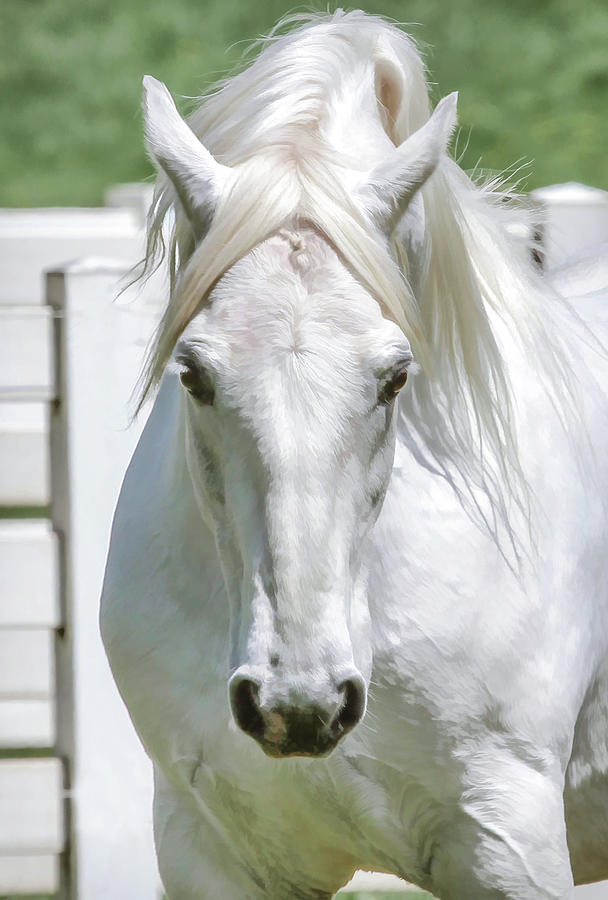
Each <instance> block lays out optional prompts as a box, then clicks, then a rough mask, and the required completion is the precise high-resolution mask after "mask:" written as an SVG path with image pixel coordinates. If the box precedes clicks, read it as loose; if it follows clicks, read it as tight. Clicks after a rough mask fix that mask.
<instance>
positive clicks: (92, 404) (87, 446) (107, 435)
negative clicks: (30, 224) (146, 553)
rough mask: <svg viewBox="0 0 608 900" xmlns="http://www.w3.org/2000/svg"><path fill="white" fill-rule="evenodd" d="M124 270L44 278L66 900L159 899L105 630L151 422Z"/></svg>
mask: <svg viewBox="0 0 608 900" xmlns="http://www.w3.org/2000/svg"><path fill="white" fill-rule="evenodd" d="M124 273H125V266H124V263H123V264H121V263H108V262H103V261H92V260H84V261H80V262H77V263H74V264H71V265H69V266H67V267H64V268H63V269H61V270H59V271H56V272H52V273H49V275H48V276H47V299H48V302H49V303H50V305H51V306H52V309H53V312H54V316H55V342H56V347H55V350H56V356H55V358H56V361H57V373H56V376H57V378H56V384H57V400H56V401H55V403H54V406H53V410H52V414H51V494H52V519H53V525H54V527H55V529H56V531H57V532H58V534H59V537H60V542H61V546H62V557H63V563H62V567H61V568H62V575H61V581H62V595H63V603H64V604H65V612H64V621H65V623H66V626H65V630H64V631H63V632H60V633H59V635H58V639H57V645H58V646H57V673H58V675H57V677H58V685H57V688H58V698H57V702H58V752H59V755H60V756H61V757H62V758H63V760H64V764H65V766H66V775H65V777H66V788H67V796H68V803H67V806H68V822H69V831H70V834H69V840H68V846H69V850H68V853H67V854H66V856H65V860H64V863H65V865H64V866H63V872H62V893H63V897H64V898H66V900H68V898H69V900H109V898H111V900H155V898H157V897H158V885H159V880H158V874H157V870H156V862H155V856H154V850H153V842H152V825H151V822H152V811H151V803H152V777H151V764H150V761H149V760H148V759H147V757H146V756H145V754H144V752H143V750H142V748H141V746H140V744H139V740H138V739H137V737H136V735H135V732H134V729H133V726H132V724H131V721H130V719H129V717H128V714H127V712H126V709H125V707H124V705H123V703H122V701H121V699H120V697H119V695H118V691H117V689H116V687H115V685H114V681H113V679H112V676H111V673H110V669H109V666H108V663H107V660H106V657H105V653H104V650H103V646H102V643H101V637H100V633H99V625H98V615H99V597H100V593H101V586H102V580H103V572H104V564H105V556H106V551H107V547H108V540H109V534H110V526H111V520H112V514H113V510H114V506H115V503H116V499H117V496H118V491H119V488H120V484H121V481H122V477H123V475H124V472H125V469H126V467H127V464H128V461H129V458H130V456H131V454H132V452H133V449H134V447H135V444H136V442H137V439H138V437H139V434H140V433H141V429H142V427H143V424H144V420H145V415H144V414H142V415H141V416H140V418H139V419H138V420H137V421H136V422H135V423H133V424H131V425H129V407H128V402H129V397H130V393H131V391H132V389H133V386H134V384H135V381H136V378H137V374H138V370H139V366H140V364H141V360H142V356H143V351H144V348H145V345H146V342H147V340H148V337H149V336H150V334H151V332H152V329H153V327H154V325H155V324H156V321H157V318H158V305H157V304H156V303H155V302H153V301H154V299H155V298H150V297H146V296H145V294H144V295H142V296H141V297H139V298H137V299H136V300H134V293H135V292H134V291H133V290H129V291H127V292H126V293H125V294H124V295H123V296H122V297H121V298H120V299H119V300H117V301H116V300H115V297H116V293H117V281H118V278H119V277H120V276H122V275H124Z"/></svg>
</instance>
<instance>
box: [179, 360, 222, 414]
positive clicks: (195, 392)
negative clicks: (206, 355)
mask: <svg viewBox="0 0 608 900" xmlns="http://www.w3.org/2000/svg"><path fill="white" fill-rule="evenodd" d="M179 380H180V381H181V383H182V384H183V386H184V387H185V388H186V390H187V391H188V393H189V394H190V396H191V397H192V399H193V400H196V402H197V403H200V404H202V405H203V406H212V405H213V400H214V398H215V389H214V387H213V382H212V381H211V378H210V377H209V375H208V373H207V372H206V371H205V370H204V369H199V368H198V367H197V368H194V367H192V366H189V367H188V368H186V369H183V370H182V371H181V372H180V373H179Z"/></svg>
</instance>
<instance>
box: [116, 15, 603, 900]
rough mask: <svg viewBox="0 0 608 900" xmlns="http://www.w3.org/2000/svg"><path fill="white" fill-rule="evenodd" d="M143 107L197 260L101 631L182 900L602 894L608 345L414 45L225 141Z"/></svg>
mask: <svg viewBox="0 0 608 900" xmlns="http://www.w3.org/2000/svg"><path fill="white" fill-rule="evenodd" d="M146 96H147V100H146V111H147V135H148V142H149V146H150V150H151V153H152V154H153V156H154V158H155V159H156V161H157V162H158V165H159V168H160V169H161V170H162V172H163V173H164V176H163V177H164V180H163V181H162V183H161V189H160V192H159V194H158V201H157V208H156V221H155V223H153V225H152V231H151V235H152V237H151V249H152V250H153V249H154V248H153V245H154V236H155V235H157V234H158V230H159V228H160V225H161V224H162V218H163V215H164V213H165V212H166V210H167V209H168V208H169V207H170V206H171V205H173V204H174V205H175V208H176V211H177V222H178V225H177V239H176V246H177V252H178V254H179V266H178V271H177V273H176V278H175V282H174V285H173V292H172V297H171V300H170V303H169V306H168V311H167V313H166V315H165V318H164V321H163V323H162V325H161V329H160V331H159V335H158V339H157V342H156V344H155V346H154V348H153V350H152V355H151V357H150V364H149V366H148V370H147V375H146V378H147V381H146V382H145V387H147V388H149V387H150V386H151V385H153V384H154V383H156V382H158V381H159V380H160V377H161V375H162V371H163V369H164V368H165V367H166V365H167V363H168V362H169V358H170V357H172V360H173V361H172V362H171V364H170V366H169V370H168V371H166V372H165V374H164V377H163V380H162V384H161V387H160V391H159V393H158V396H157V399H156V401H155V405H154V408H153V410H152V413H151V416H150V418H149V421H148V423H147V426H146V428H145V431H144V434H143V436H142V438H141V441H140V444H139V446H138V448H137V451H136V453H135V455H134V458H133V460H132V462H131V465H130V467H129V470H128V472H127V475H126V478H125V482H124V485H123V489H122V492H121V496H120V500H119V504H118V508H117V511H116V516H115V521H114V527H113V533H112V541H111V547H110V553H109V559H108V566H107V571H106V579H105V585H104V592H103V598H102V618H101V621H102V631H103V637H104V642H105V646H106V649H107V652H108V656H109V659H110V662H111V665H112V668H113V671H114V675H115V677H116V680H117V683H118V686H119V688H120V691H121V693H122V695H123V697H124V700H125V703H126V705H127V707H128V709H129V712H130V714H131V716H132V718H133V721H134V723H135V726H136V728H137V730H138V732H139V735H140V737H141V739H142V741H143V743H144V746H145V747H146V750H147V751H148V753H149V754H150V756H151V758H152V760H153V763H154V769H155V782H156V796H155V808H154V818H155V835H156V843H157V851H158V857H159V864H160V869H161V874H162V877H163V881H164V884H165V888H166V891H167V894H168V896H169V897H170V898H171V900H195V898H196V900H202V898H229V900H255V898H259V900H262V898H272V900H286V898H314V897H317V898H323V897H325V898H327V897H331V896H332V895H333V894H334V893H335V892H336V891H337V890H338V889H339V888H340V887H341V886H342V885H343V884H345V883H346V882H347V881H348V880H349V878H350V877H351V876H352V874H353V872H354V870H355V869H357V868H368V869H374V870H379V871H384V872H392V873H395V874H397V875H399V876H402V877H404V878H406V879H408V880H409V881H412V882H414V883H416V884H418V885H420V886H422V887H424V888H426V889H427V890H429V891H431V892H432V893H433V894H435V895H436V896H437V897H441V898H458V900H463V898H467V900H486V898H488V900H490V898H509V900H533V898H534V900H537V898H556V900H557V898H560V900H563V898H566V897H568V896H570V892H571V889H572V884H573V874H572V873H574V880H575V881H576V882H585V881H593V880H597V879H601V878H606V877H608V779H607V778H606V770H607V768H608V744H607V734H608V690H607V687H608V685H607V679H608V653H607V644H608V621H607V620H608V597H607V596H606V595H607V590H608V588H607V585H608V579H607V578H606V560H607V555H606V524H605V523H606V497H607V496H608V494H607V487H608V463H607V458H608V457H607V454H606V436H607V435H608V418H607V412H608V409H607V404H606V397H605V394H604V393H603V392H602V391H601V390H600V388H599V387H598V385H599V384H601V383H603V382H604V379H605V376H606V359H605V356H604V354H603V351H602V350H601V348H598V347H596V346H595V344H594V337H593V335H592V334H590V333H588V332H587V331H586V330H585V327H584V326H583V325H582V324H581V322H580V321H578V319H577V318H576V316H574V315H573V314H571V313H570V312H569V310H568V309H567V308H566V307H565V306H564V305H563V304H562V302H561V301H560V300H559V299H558V297H557V296H556V295H555V294H553V293H552V290H551V289H550V287H549V286H547V285H546V284H543V283H542V282H541V281H540V279H539V278H537V276H535V274H534V273H533V272H532V271H528V270H527V269H525V267H523V266H522V265H521V264H520V263H518V262H516V258H515V255H514V254H513V255H511V250H510V247H509V242H508V238H507V236H506V232H505V231H504V228H503V210H502V209H499V205H498V204H496V203H494V202H493V200H492V197H491V196H489V195H488V194H487V193H486V192H484V191H482V190H479V189H477V188H475V187H473V186H472V185H471V183H470V182H469V181H468V180H467V179H466V177H465V176H464V175H463V173H462V172H461V171H460V169H458V167H457V166H456V164H455V163H453V162H452V161H451V160H450V159H449V158H448V157H447V156H446V155H445V148H446V144H447V141H448V139H449V135H450V132H451V129H452V127H453V124H454V101H453V99H452V98H447V99H446V100H445V101H443V103H442V104H440V105H439V107H438V108H437V109H436V110H435V113H434V114H433V116H432V117H431V119H429V120H428V124H426V125H424V123H425V121H426V120H427V118H428V99H427V93H426V86H425V84H424V79H423V77H422V69H421V64H420V61H419V59H418V57H417V55H416V53H415V50H414V48H413V47H412V45H411V43H410V42H409V40H408V39H407V38H406V37H405V36H404V35H402V34H401V33H400V32H399V31H398V30H397V29H395V28H394V27H393V26H390V25H387V24H386V23H384V22H383V21H382V20H380V19H376V18H372V17H367V16H365V15H364V14H362V13H351V14H347V15H343V14H336V16H334V17H322V18H320V19H318V20H315V21H314V22H312V23H308V24H306V25H304V26H303V27H302V28H300V29H299V30H297V31H295V32H294V33H292V34H290V35H288V36H286V37H282V38H278V39H276V41H275V42H274V43H271V44H270V45H269V46H268V47H267V49H266V50H265V51H264V52H263V53H262V54H261V56H260V57H259V58H258V60H257V61H256V62H255V63H254V64H253V65H252V66H251V67H250V69H248V70H247V71H245V72H244V73H243V74H241V75H239V76H236V77H235V78H233V79H231V80H229V81H228V82H226V84H225V86H224V87H223V89H222V90H221V91H220V92H219V93H217V94H215V95H214V96H212V97H210V98H209V99H208V100H207V101H206V102H205V103H204V104H203V106H202V107H201V110H200V111H199V112H198V113H197V114H195V116H194V117H193V119H192V123H191V124H192V128H193V131H194V133H196V134H197V135H199V136H200V137H201V138H202V139H203V140H204V143H205V146H206V148H207V149H205V147H203V145H202V144H201V143H200V141H199V140H198V139H196V138H195V137H194V134H193V131H191V130H190V128H189V127H188V126H186V125H185V123H184V122H183V120H181V118H180V117H179V116H178V114H177V112H176V110H175V108H174V106H173V104H172V101H171V99H170V97H169V95H168V93H167V92H166V90H165V89H164V88H163V87H162V86H160V85H159V84H158V83H156V82H154V81H153V80H149V81H148V82H147V93H146ZM423 125H424V127H421V126H423ZM417 129H418V130H417ZM408 136H411V137H409V140H406V139H407V138H408ZM395 145H400V146H399V150H398V151H397V150H395ZM208 151H211V152H208ZM211 153H213V156H211ZM389 239H390V244H389ZM395 260H397V262H398V264H399V267H400V269H401V271H399V268H398V266H397V265H396V263H395ZM405 276H407V279H408V281H406V280H405ZM601 327H603V326H601ZM593 328H594V330H595V333H596V334H597V329H596V323H594V325H593ZM599 336H600V338H601V337H602V335H601V334H600V335H599ZM413 359H415V360H417V361H418V362H419V363H420V366H421V370H420V371H419V372H418V373H417V374H415V368H416V367H415V365H414V363H413ZM408 372H409V374H410V375H412V376H413V377H411V378H409V380H408V383H407V385H406V384H405V380H406V377H407V374H408ZM398 392H400V395H399V398H398V399H397V398H396V395H397V393H398ZM393 457H394V461H393Z"/></svg>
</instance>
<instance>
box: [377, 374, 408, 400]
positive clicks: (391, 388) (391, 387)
mask: <svg viewBox="0 0 608 900" xmlns="http://www.w3.org/2000/svg"><path fill="white" fill-rule="evenodd" d="M406 381H407V369H402V370H401V371H400V372H397V374H396V375H393V377H392V378H390V379H389V380H388V381H387V382H386V383H385V384H384V385H383V386H382V388H381V390H380V395H379V400H380V403H390V402H391V400H394V399H395V397H396V396H397V394H398V393H399V391H400V390H401V388H402V387H403V386H404V385H405V383H406Z"/></svg>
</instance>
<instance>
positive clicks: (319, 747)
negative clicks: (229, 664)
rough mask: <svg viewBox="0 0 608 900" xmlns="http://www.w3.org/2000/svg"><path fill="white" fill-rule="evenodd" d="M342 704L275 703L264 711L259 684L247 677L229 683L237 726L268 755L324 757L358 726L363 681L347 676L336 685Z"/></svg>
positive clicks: (360, 717)
mask: <svg viewBox="0 0 608 900" xmlns="http://www.w3.org/2000/svg"><path fill="white" fill-rule="evenodd" d="M338 693H339V695H340V696H341V703H340V704H339V707H338V709H337V711H335V712H333V713H329V712H328V711H327V710H325V709H323V707H321V706H319V705H317V704H302V705H299V706H293V705H288V704H283V703H277V704H276V705H275V706H273V708H272V709H269V710H264V709H261V708H260V703H259V685H258V684H256V682H255V681H252V680H251V679H249V678H243V679H239V680H237V681H236V682H233V683H232V684H231V686H230V701H231V706H232V712H233V715H234V718H235V721H236V723H237V725H238V726H239V727H240V728H241V729H242V730H243V731H244V732H245V734H248V735H249V736H250V737H252V738H253V739H254V740H255V741H257V742H258V744H259V745H260V746H261V748H262V750H263V751H264V753H266V755H267V756H272V757H274V758H281V759H282V758H285V757H289V756H313V757H322V756H327V755H328V754H330V753H331V752H332V750H333V749H334V748H335V746H336V745H337V744H338V742H339V741H340V740H341V739H342V738H343V737H344V736H345V735H346V734H348V732H349V731H352V729H353V728H354V727H355V725H357V723H358V722H359V721H360V720H361V719H362V717H363V714H364V712H365V686H364V684H363V680H362V679H361V680H359V679H355V678H352V679H347V680H346V681H344V682H342V683H341V684H340V685H339V687H338Z"/></svg>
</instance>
